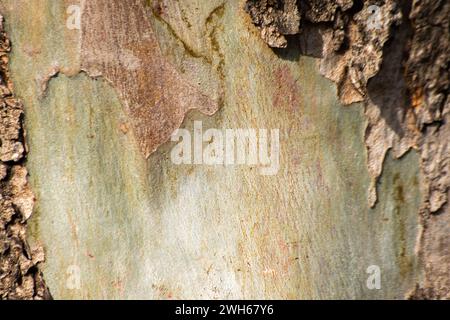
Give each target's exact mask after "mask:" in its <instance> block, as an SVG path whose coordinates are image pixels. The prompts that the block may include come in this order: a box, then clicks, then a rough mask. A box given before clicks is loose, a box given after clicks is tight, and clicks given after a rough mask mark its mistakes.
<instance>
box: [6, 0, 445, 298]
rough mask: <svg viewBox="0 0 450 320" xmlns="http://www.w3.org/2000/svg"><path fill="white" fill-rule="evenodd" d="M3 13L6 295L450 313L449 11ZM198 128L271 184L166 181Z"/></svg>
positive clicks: (143, 5) (48, 7) (249, 2)
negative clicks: (243, 140)
mask: <svg viewBox="0 0 450 320" xmlns="http://www.w3.org/2000/svg"><path fill="white" fill-rule="evenodd" d="M74 8H75V9H74ZM77 8H78V9H79V10H80V11H79V12H80V16H79V20H80V22H81V24H80V25H79V28H78V27H73V24H72V25H71V24H70V23H75V25H76V22H77V18H78V17H77V16H76V12H77V11H76V10H77ZM74 10H75V11H74ZM0 14H1V15H2V16H3V18H4V21H3V24H2V25H0V32H1V36H0V58H1V61H0V112H1V123H0V139H1V145H0V298H5V299H24V298H29V299H33V298H35V299H41V298H50V297H54V298H57V299H61V298H69V299H70V298H102V299H104V298H106V299H118V298H125V299H129V298H138V299H149V298H154V299H183V298H184V299H189V298H190V299H193V298H215V299H219V298H221V299H225V298H226V299H229V298H237V299H239V298H248V299H251V298H255V299H265V298H267V299H277V298H279V299H308V298H309V299H311V298H312V299H317V298H325V299H330V298H344V299H351V298H367V299H377V298H395V299H403V298H443V299H445V298H449V297H450V276H449V274H448V270H449V268H450V249H449V248H450V239H449V237H448V235H449V234H450V232H449V231H450V210H449V206H448V205H447V201H448V196H449V192H450V175H449V169H450V150H449V149H450V145H449V137H450V125H449V120H450V119H449V117H450V98H449V95H448V93H449V82H450V80H449V66H450V44H449V43H450V34H449V32H450V31H449V30H450V29H449V26H450V22H449V20H450V2H449V1H446V0H442V1H431V0H427V1H395V0H385V1H375V0H374V1H352V0H341V1H338V0H336V1H331V0H327V1H315V0H298V1H296V0H258V1H257V0H230V1H225V0H210V1H205V0H183V1H174V0H148V1H144V0H128V1H102V0H61V1H53V0H35V1H27V0H0ZM375 18H376V20H373V19H375ZM195 121H202V122H203V130H206V129H208V128H217V129H224V128H236V129H238V128H244V129H245V128H256V129H259V128H263V129H274V128H276V129H279V130H280V168H279V171H278V173H277V174H275V175H269V176H264V175H260V174H259V170H258V168H257V167H256V166H234V167H229V166H223V165H215V166H208V165H176V164H174V163H173V162H172V161H171V150H172V148H173V147H174V145H175V143H174V142H171V141H170V136H171V134H172V133H173V132H174V130H176V129H178V128H186V129H188V130H189V131H190V132H193V130H194V122H195ZM371 266H377V267H379V270H380V275H381V286H380V288H379V289H373V288H370V286H368V285H367V284H368V283H367V280H368V277H369V276H370V274H368V273H367V270H368V268H369V270H370V267H371ZM44 280H45V281H44Z"/></svg>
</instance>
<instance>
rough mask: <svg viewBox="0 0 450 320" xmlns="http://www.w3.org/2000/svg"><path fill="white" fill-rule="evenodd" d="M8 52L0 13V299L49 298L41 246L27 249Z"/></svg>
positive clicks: (26, 209) (27, 200) (25, 196)
mask: <svg viewBox="0 0 450 320" xmlns="http://www.w3.org/2000/svg"><path fill="white" fill-rule="evenodd" d="M9 51H10V43H9V40H8V38H7V36H6V34H5V32H4V30H3V17H1V16H0V142H1V145H0V299H43V298H50V294H49V292H48V289H47V287H46V285H45V283H44V280H43V278H42V274H41V272H40V271H39V268H38V263H39V262H41V261H43V260H44V253H43V249H42V248H41V247H35V248H30V247H29V246H28V244H27V239H26V221H27V219H28V218H29V217H30V216H31V213H32V210H33V205H34V196H33V193H32V192H31V190H30V188H29V186H28V181H27V170H26V169H25V167H24V165H23V161H24V157H25V153H26V152H25V146H24V133H23V128H22V117H23V105H22V104H21V102H20V101H19V100H17V99H16V97H15V96H14V95H13V92H12V89H13V88H12V83H11V81H10V78H9V71H8V53H9Z"/></svg>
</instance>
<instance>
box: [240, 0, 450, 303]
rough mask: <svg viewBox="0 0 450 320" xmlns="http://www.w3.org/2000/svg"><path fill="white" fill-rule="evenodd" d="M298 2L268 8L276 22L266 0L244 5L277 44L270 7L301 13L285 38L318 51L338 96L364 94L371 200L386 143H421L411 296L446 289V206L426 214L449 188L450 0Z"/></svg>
mask: <svg viewBox="0 0 450 320" xmlns="http://www.w3.org/2000/svg"><path fill="white" fill-rule="evenodd" d="M288 2H289V4H290V6H292V3H291V2H290V1H279V3H278V6H279V7H281V8H283V3H288ZM297 4H298V9H297V8H296V9H295V10H292V11H291V12H286V11H283V10H282V9H281V10H278V11H276V12H275V13H274V12H273V11H270V14H271V16H272V20H273V21H275V26H273V24H270V25H268V24H264V23H261V21H264V17H266V16H267V15H268V14H269V9H268V8H267V7H266V6H261V5H260V4H259V1H254V0H248V1H247V7H246V10H247V12H249V13H250V15H251V17H252V21H253V22H254V23H255V25H256V26H257V27H258V28H259V29H260V30H261V36H262V38H263V40H265V41H266V42H267V43H268V44H269V45H270V46H272V47H277V48H283V47H286V44H285V43H278V42H276V41H274V40H273V39H272V38H270V39H267V34H268V33H270V30H273V29H275V30H279V33H282V32H281V30H283V28H282V24H281V25H280V26H277V24H276V22H277V21H280V19H279V18H277V17H273V15H277V16H278V17H285V16H289V17H292V16H295V18H291V20H293V21H294V20H295V21H297V20H298V21H300V20H301V21H302V22H301V25H300V28H299V30H300V32H299V36H298V37H297V38H296V39H295V40H294V39H293V40H292V42H293V43H292V45H294V46H295V45H298V46H300V48H301V50H302V52H303V53H304V54H308V55H314V56H318V57H321V58H322V59H321V72H322V74H323V75H324V76H325V77H327V78H329V79H331V80H333V81H334V82H336V84H337V86H338V93H339V98H340V100H341V101H342V102H343V103H344V104H350V103H353V102H358V101H363V102H364V103H365V113H366V116H367V120H368V124H367V128H366V134H365V140H366V148H367V154H368V162H367V165H368V170H369V173H370V175H371V177H372V185H371V187H370V190H369V196H368V198H369V204H370V205H371V206H374V205H375V204H376V202H377V195H376V187H377V182H378V178H379V177H380V175H381V174H382V171H383V162H384V159H385V156H386V154H387V151H388V150H389V149H392V151H393V154H394V156H395V157H396V158H400V157H401V156H403V155H404V154H405V153H406V152H407V151H408V150H410V149H411V148H414V149H416V150H417V151H418V152H419V154H420V157H421V175H422V189H423V194H424V199H423V203H422V207H421V210H420V211H421V212H420V214H421V215H420V216H421V220H422V226H423V228H424V231H423V234H422V238H421V239H420V240H421V241H420V249H419V250H420V254H421V255H422V257H423V259H424V261H423V262H424V264H425V267H426V275H425V281H424V284H423V287H421V286H419V285H418V286H417V290H416V291H415V293H412V295H411V297H420V298H449V297H450V279H449V277H448V269H449V268H450V252H449V251H448V240H447V239H448V236H447V235H448V224H447V223H446V222H447V220H448V218H446V217H447V216H448V215H449V213H448V210H447V213H446V215H445V216H444V218H441V219H439V217H438V218H436V216H434V217H433V216H431V215H432V214H434V213H443V212H444V211H446V209H447V207H446V204H447V201H448V191H449V189H450V175H449V169H450V145H449V144H450V141H449V137H450V123H449V120H450V98H449V82H450V80H449V79H450V74H449V73H450V72H449V65H450V34H449V29H450V28H449V27H450V2H448V1H445V0H441V1H431V0H428V1H413V2H412V4H411V3H410V2H409V1H396V0H386V1H370V2H366V1H364V2H362V1H351V0H350V1H331V0H329V1H316V0H300V1H298V2H297ZM371 5H376V6H378V8H379V9H380V20H379V21H380V22H381V23H380V25H379V27H377V28H368V23H369V19H370V18H371V17H370V16H371V14H372V13H373V12H371V10H370V6H371ZM284 8H285V7H284ZM433 223H434V224H435V225H432V224H433ZM430 230H434V232H435V233H434V234H433V233H431V231H430ZM437 243H438V244H437Z"/></svg>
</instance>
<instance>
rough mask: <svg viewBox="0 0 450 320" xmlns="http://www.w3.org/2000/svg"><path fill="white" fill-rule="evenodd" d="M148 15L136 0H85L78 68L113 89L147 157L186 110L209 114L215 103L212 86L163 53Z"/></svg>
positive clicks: (214, 92) (217, 106) (145, 9)
mask: <svg viewBox="0 0 450 320" xmlns="http://www.w3.org/2000/svg"><path fill="white" fill-rule="evenodd" d="M130 8H132V9H130ZM104 12H109V15H108V16H105V15H104V14H103V13H104ZM150 15H151V12H150V9H149V7H146V6H144V4H143V2H142V1H140V0H133V1H127V3H122V2H113V3H106V2H105V1H97V0H92V1H87V2H86V4H85V7H84V10H83V29H82V35H81V38H82V46H81V61H82V65H81V68H82V70H84V71H86V72H87V73H88V74H89V75H90V76H93V77H98V76H103V77H104V78H105V79H107V80H108V81H110V82H111V83H112V84H113V86H114V87H115V88H116V89H117V90H118V92H119V93H120V95H121V96H122V99H123V101H124V103H125V106H126V108H127V111H128V112H129V114H130V117H131V120H132V127H133V131H134V134H135V137H136V139H137V140H138V142H139V146H140V148H141V150H142V152H143V154H144V155H145V156H146V157H148V156H149V155H150V154H151V153H153V152H154V151H155V150H156V148H157V147H158V146H160V145H161V144H162V143H164V142H166V141H167V140H168V139H169V138H170V135H171V134H172V133H173V132H174V130H175V129H177V128H179V127H180V125H181V123H182V121H183V119H184V116H185V114H186V113H187V112H188V110H191V109H199V110H200V111H201V112H203V113H205V114H207V115H212V114H214V113H215V112H216V111H217V110H218V108H219V106H220V93H218V92H217V90H218V89H217V88H214V86H211V87H208V88H203V90H201V89H200V86H199V84H194V83H192V82H190V81H189V80H188V79H187V78H186V77H183V75H182V74H180V73H179V72H178V71H177V70H176V69H175V68H174V66H173V65H171V63H170V62H169V61H168V60H167V59H166V58H165V57H163V55H162V52H161V49H160V47H159V45H158V41H157V39H156V37H155V35H154V32H153V30H152V26H151V24H150V21H149V16H150ZM124 35H129V36H127V37H124ZM155 79H158V80H157V81H155ZM205 92H206V93H205Z"/></svg>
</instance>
